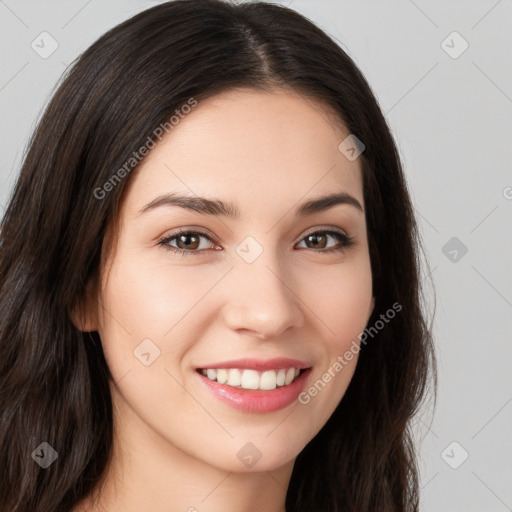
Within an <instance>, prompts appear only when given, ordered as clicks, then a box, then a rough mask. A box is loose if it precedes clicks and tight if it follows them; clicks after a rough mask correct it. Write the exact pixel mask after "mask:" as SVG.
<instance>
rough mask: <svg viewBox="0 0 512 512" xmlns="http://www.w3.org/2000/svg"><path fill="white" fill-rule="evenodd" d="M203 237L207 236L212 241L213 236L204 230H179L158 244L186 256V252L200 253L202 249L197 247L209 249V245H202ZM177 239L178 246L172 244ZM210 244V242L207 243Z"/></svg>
mask: <svg viewBox="0 0 512 512" xmlns="http://www.w3.org/2000/svg"><path fill="white" fill-rule="evenodd" d="M201 238H206V239H208V240H210V242H211V241H212V239H211V237H210V236H209V235H207V234H206V233H203V232H202V231H185V230H183V231H179V232H178V233H174V234H172V235H170V236H167V237H165V238H162V239H161V240H160V241H159V242H158V244H159V245H161V246H163V247H164V248H165V249H167V250H169V251H172V252H174V253H178V254H181V255H182V256H185V254H187V255H188V254H194V255H197V254H200V252H201V251H198V250H197V249H199V248H201V249H205V248H206V249H207V247H204V244H203V246H201V245H202V244H201ZM174 240H176V243H177V247H174V246H172V245H171V242H173V241H174ZM206 245H208V244H206Z"/></svg>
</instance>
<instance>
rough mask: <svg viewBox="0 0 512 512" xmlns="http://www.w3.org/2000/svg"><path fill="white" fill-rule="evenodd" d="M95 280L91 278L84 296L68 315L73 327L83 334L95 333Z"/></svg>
mask: <svg viewBox="0 0 512 512" xmlns="http://www.w3.org/2000/svg"><path fill="white" fill-rule="evenodd" d="M96 293H97V278H96V276H93V277H91V279H89V282H88V283H87V286H86V288H85V296H84V297H80V299H79V300H78V301H77V303H76V304H75V305H74V307H73V308H72V311H71V313H70V316H71V321H72V322H73V324H74V326H75V327H76V328H77V329H78V330H79V331H83V332H91V331H97V330H98V328H99V325H98V307H97V304H98V302H97V298H96Z"/></svg>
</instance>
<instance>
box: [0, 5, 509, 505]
mask: <svg viewBox="0 0 512 512" xmlns="http://www.w3.org/2000/svg"><path fill="white" fill-rule="evenodd" d="M157 3H158V2H155V1H153V2H150V1H141V0H139V1H135V0H131V1H127V0H109V1H100V0H89V1H86V0H83V1H74V0H73V1H70V0H66V1H63V0H62V1H45V2H38V1H36V0H32V1H27V0H0V52H1V54H0V59H1V67H0V108H1V113H2V116H1V118H2V123H1V126H0V130H1V131H0V140H1V141H2V158H1V164H0V165H1V167H0V208H1V211H0V215H3V213H2V212H3V210H4V208H5V205H6V203H7V201H8V198H9V194H10V192H11V189H12V186H13V183H14V180H15V179H16V176H17V174H18V172H19V165H20V161H21V157H22V154H23V151H24V148H25V145H26V142H27V139H28V136H29V134H30V133H31V131H32V129H33V127H34V124H35V122H36V120H37V119H38V116H39V115H40V113H41V110H42V108H43V107H44V105H45V104H46V102H47V101H48V98H49V97H50V95H51V93H52V91H53V90H54V87H55V84H56V83H57V81H58V79H59V77H60V76H61V74H62V73H63V71H64V70H65V68H66V66H67V65H69V64H70V63H71V62H72V61H73V60H74V59H75V58H76V57H77V56H78V55H79V54H80V53H81V52H82V51H83V50H85V49H86V48H87V47H88V46H89V45H90V44H91V43H92V42H93V41H94V40H96V39H97V37H99V36H100V35H101V34H102V33H104V32H105V31H106V30H107V29H109V28H111V27H112V26H114V25H115V24H117V23H119V22H120V21H122V20H125V19H126V18H128V17H130V16H131V15H132V14H135V13H136V12H138V11H140V10H143V9H144V8H146V7H149V6H151V5H155V4H157ZM279 3H283V4H284V5H289V6H290V7H291V8H293V9H295V10H297V11H299V12H301V13H303V14H305V15H306V16H308V17H309V18H310V19H311V20H312V21H314V22H316V23H317V24H319V25H320V26H321V27H322V28H323V29H324V30H326V31H327V32H328V33H329V34H331V35H332V36H333V37H335V38H336V39H337V40H338V42H339V43H340V44H341V45H342V47H343V48H344V49H345V50H346V51H347V52H348V53H349V54H350V55H351V56H352V57H353V58H354V60H355V61H356V63H357V64H358V65H359V67H360V68H361V70H362V71H363V73H364V74H365V75H366V77H367V78H368V80H369V82H370V84H371V85H372V87H373V89H374V92H375V94H376V96H377V98H378V100H379V102H380V104H381V107H382V109H383V111H384V112H385V113H386V116H387V118H388V120H389V123H390V126H391V128H392V130H393V134H394V136H395V138H396V140H397V142H398V145H399V148H400V151H401V154H402V156H403V159H404V163H405V169H406V174H407V180H408V183H409V187H410V192H411V195H412V198H413V201H414V203H415V207H416V212H417V215H418V220H419V222H420V226H421V231H422V236H423V240H424V244H425V247H426V250H427V254H428V259H429V262H430V271H431V276H432V278H433V281H434V285H435V288H434V289H433V288H432V287H429V288H428V290H427V291H428V292H429V300H428V304H426V307H428V308H429V309H430V310H431V311H432V309H433V306H432V304H433V299H434V296H435V298H436V304H437V305H436V311H435V324H434V325H435V337H436V346H437V354H438V358H439V363H440V364H439V397H438V402H437V406H436V408H435V410H433V408H432V407H430V408H424V410H423V411H422V415H421V417H420V418H419V419H418V420H417V422H416V423H415V432H416V435H417V439H418V443H420V446H421V456H422V460H421V470H422V473H421V478H422V484H421V485H422V510H424V511H436V512H437V511H439V512H444V511H446V512H453V511H465V512H473V511H474V512H481V511H486V512H491V511H496V512H502V511H506V510H511V511H512V485H511V484H512V469H511V467H512V464H511V460H512V435H511V433H512V430H511V426H512V385H511V383H512V376H511V372H510V368H511V362H512V357H511V356H512V343H511V341H512V340H511V337H512V336H511V334H512V329H511V327H512V326H511V323H512V322H511V313H512V272H511V271H510V261H511V256H512V237H511V232H512V231H511V222H510V220H511V219H512V216H511V214H512V173H511V170H510V161H511V159H510V153H511V147H512V143H511V141H510V138H511V136H512V116H511V114H512V87H511V84H512V80H511V78H512V68H511V62H512V60H511V58H510V57H511V55H510V53H511V52H510V49H511V48H512V30H511V26H512V1H511V0H498V1H496V0H490V1H483V0H482V1H458V2H455V1H429V2H427V1H426V0H415V1H413V0H396V1H382V0H381V1H372V2H370V1H365V2H357V1H348V0H341V1H340V0H338V1H327V0H316V1H313V0H307V1H306V0H291V1H290V0H285V1H283V2H279ZM43 31H46V32H48V33H49V34H51V36H52V37H53V38H54V39H55V40H56V41H57V43H58V48H57V50H56V51H55V52H54V53H53V54H52V55H50V56H49V57H48V58H42V57H41V56H40V55H39V54H38V53H36V51H34V49H32V47H31V43H32V41H35V44H39V45H40V46H42V43H41V42H40V41H41V38H40V37H39V35H40V34H41V33H42V32H43ZM454 31H456V32H458V33H459V34H460V36H461V37H462V38H463V39H461V38H459V36H457V35H455V36H454V35H450V34H452V33H453V32H454ZM464 40H465V41H466V42H467V43H468V44H469V46H468V48H467V50H466V51H464V52H463V53H462V54H461V55H457V54H458V53H459V52H460V51H461V50H462V49H463V48H464V46H465V43H464ZM443 41H445V42H444V43H443ZM38 42H39V43H38ZM45 48H46V49H48V48H50V42H49V40H46V43H45ZM450 54H451V55H450ZM455 56H456V57H457V58H454V57H455ZM507 221H508V222H507ZM20 236H23V234H22V233H20ZM454 237H455V239H453V238H454ZM452 239H453V240H452ZM465 248H466V249H467V253H465V254H464V250H465ZM426 273H427V271H426V272H425V276H424V277H427V276H426ZM425 282H426V283H427V285H428V280H426V281H425ZM454 442H455V443H456V444H452V443H454ZM466 452H467V454H468V456H467V459H466V460H464V458H465V457H466Z"/></svg>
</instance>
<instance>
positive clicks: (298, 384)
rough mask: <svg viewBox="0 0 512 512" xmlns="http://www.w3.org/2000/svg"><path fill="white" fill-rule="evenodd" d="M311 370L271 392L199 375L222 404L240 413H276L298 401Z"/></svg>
mask: <svg viewBox="0 0 512 512" xmlns="http://www.w3.org/2000/svg"><path fill="white" fill-rule="evenodd" d="M310 372H311V368H308V369H307V370H305V371H303V372H302V373H301V374H300V375H299V376H298V377H297V378H296V379H295V380H294V381H293V382H292V383H291V384H289V385H288V386H282V387H279V388H275V389H272V390H269V391H263V390H253V389H241V388H235V387H233V386H227V385H225V384H219V383H218V382H217V381H215V380H210V379H209V378H208V377H205V376H204V375H202V374H201V373H197V372H196V373H197V374H198V375H199V377H200V378H201V380H202V382H203V383H204V385H205V386H206V387H207V388H208V389H209V390H210V391H211V392H212V393H213V395H215V396H216V397H217V398H218V399H219V400H221V401H222V402H224V403H226V404H228V405H230V406H231V407H233V408H235V409H238V410H240V411H245V412H251V413H265V412H274V411H279V410H280V409H284V408H285V407H287V406H288V405H290V404H292V403H293V402H295V401H296V400H297V397H298V396H299V394H300V393H301V391H302V390H303V389H304V386H305V384H306V379H307V378H308V375H309V373H310Z"/></svg>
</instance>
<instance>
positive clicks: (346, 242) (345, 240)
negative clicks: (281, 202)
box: [158, 229, 354, 257]
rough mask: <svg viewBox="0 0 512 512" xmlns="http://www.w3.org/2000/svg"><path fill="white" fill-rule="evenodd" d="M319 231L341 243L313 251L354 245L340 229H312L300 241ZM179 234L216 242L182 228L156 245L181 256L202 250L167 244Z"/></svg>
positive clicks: (201, 233)
mask: <svg viewBox="0 0 512 512" xmlns="http://www.w3.org/2000/svg"><path fill="white" fill-rule="evenodd" d="M319 233H322V234H327V235H331V236H334V237H336V238H338V240H339V241H341V242H342V245H339V246H335V247H331V248H330V249H319V250H314V249H312V250H313V252H319V253H322V254H327V253H333V252H343V251H344V250H345V249H347V248H348V247H350V246H352V245H354V238H353V237H350V236H348V235H346V234H345V233H342V232H341V231H335V230H332V229H323V230H319V231H312V232H311V233H308V234H307V235H305V236H304V238H303V239H302V240H301V242H302V241H303V240H304V239H305V238H307V237H308V236H311V235H317V234H319ZM181 235H201V236H204V237H205V238H208V240H210V242H214V243H216V242H215V240H212V238H211V236H210V235H208V234H206V233H204V232H203V231H187V230H182V231H178V232H177V233H173V234H172V235H170V236H166V237H164V238H161V239H160V240H159V242H158V245H161V246H162V247H163V248H164V249H166V250H168V251H171V252H173V253H175V254H181V256H182V257H183V256H185V255H189V254H190V255H194V256H198V255H200V254H201V253H202V252H203V250H204V249H203V250H187V249H179V248H177V247H173V246H172V245H168V244H169V242H170V241H171V240H174V239H175V238H177V237H179V236H181Z"/></svg>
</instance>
